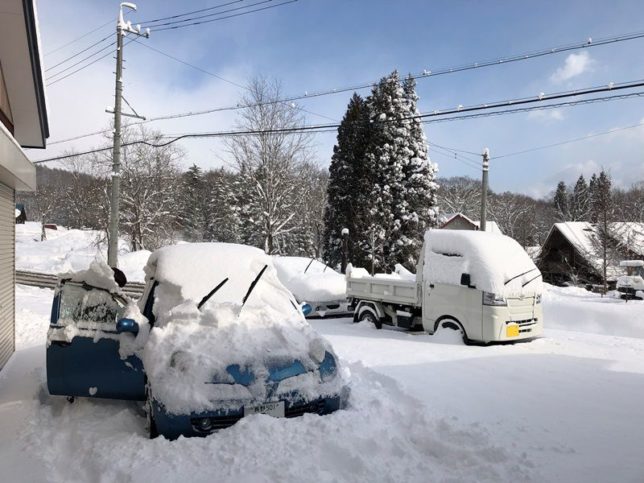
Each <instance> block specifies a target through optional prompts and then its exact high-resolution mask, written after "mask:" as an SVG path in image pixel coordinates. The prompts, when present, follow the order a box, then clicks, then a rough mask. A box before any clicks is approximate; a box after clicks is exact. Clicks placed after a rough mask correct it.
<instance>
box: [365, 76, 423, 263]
mask: <svg viewBox="0 0 644 483" xmlns="http://www.w3.org/2000/svg"><path fill="white" fill-rule="evenodd" d="M367 105H368V108H369V111H370V112H369V114H370V120H371V131H372V132H371V136H370V138H369V141H370V142H369V146H368V148H367V150H366V155H365V158H366V161H367V163H368V165H369V167H370V169H371V170H372V172H373V179H374V185H373V187H372V189H371V200H372V201H371V205H370V207H371V209H370V213H369V214H370V218H371V219H370V223H369V225H368V226H367V235H368V236H369V239H368V240H369V241H371V240H370V239H371V238H373V244H374V245H375V246H374V247H370V248H372V250H373V252H374V258H375V260H374V262H375V266H376V268H379V269H381V270H382V269H387V268H390V269H391V268H393V265H394V264H395V263H397V262H400V261H401V260H399V259H398V258H397V257H398V256H400V246H399V243H400V244H402V243H404V242H402V240H401V236H402V233H401V224H402V219H401V218H402V215H403V213H404V212H406V208H407V206H406V203H405V201H404V198H403V192H404V189H405V182H404V176H405V175H404V171H405V170H406V169H407V166H406V165H407V164H408V163H409V159H410V158H411V156H410V153H411V152H412V151H411V149H410V148H409V120H408V119H407V118H408V110H409V104H408V102H407V99H406V98H405V93H404V90H403V88H402V86H401V84H400V78H399V76H398V72H396V71H394V72H393V73H392V74H391V75H389V76H388V77H384V78H383V79H381V80H380V82H379V83H378V84H377V85H376V86H375V87H374V88H373V90H372V93H371V96H370V97H369V99H368V101H367ZM369 245H371V243H369Z"/></svg>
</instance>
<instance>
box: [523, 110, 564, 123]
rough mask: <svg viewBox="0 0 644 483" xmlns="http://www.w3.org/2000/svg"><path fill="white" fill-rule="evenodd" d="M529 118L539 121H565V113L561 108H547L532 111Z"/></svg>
mask: <svg viewBox="0 0 644 483" xmlns="http://www.w3.org/2000/svg"><path fill="white" fill-rule="evenodd" d="M528 119H535V120H538V121H563V119H564V113H563V111H562V110H561V109H545V110H543V111H530V112H529V113H528Z"/></svg>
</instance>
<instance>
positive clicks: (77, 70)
mask: <svg viewBox="0 0 644 483" xmlns="http://www.w3.org/2000/svg"><path fill="white" fill-rule="evenodd" d="M133 40H134V39H130V41H129V42H128V43H127V44H125V45H128V44H130V43H131V42H132V41H133ZM113 45H114V44H111V45H110V46H109V47H111V46H113ZM103 50H104V49H103ZM114 52H115V51H114V50H110V51H109V52H108V53H107V54H105V55H101V56H100V57H98V58H97V59H94V60H93V61H92V62H90V63H89V64H85V65H84V66H82V67H79V68H78V69H76V70H74V71H72V72H70V73H69V74H67V75H65V76H63V77H60V78H58V79H56V80H54V81H52V82H50V83H49V84H47V87H49V86H52V85H54V84H56V83H57V82H60V81H62V80H64V79H67V78H68V77H71V76H73V75H74V74H76V73H77V72H80V71H82V70H85V69H87V68H88V67H89V66H91V65H93V64H95V63H96V62H98V61H99V60H103V59H104V58H105V57H107V56H109V55H112V54H113V53H114ZM55 75H57V74H54V76H55ZM52 77H53V76H52ZM102 132H106V131H102ZM85 137H86V136H85ZM79 139H80V137H79ZM51 144H54V143H51Z"/></svg>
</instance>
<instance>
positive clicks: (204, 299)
mask: <svg viewBox="0 0 644 483" xmlns="http://www.w3.org/2000/svg"><path fill="white" fill-rule="evenodd" d="M227 281H228V277H226V278H225V279H223V280H222V281H221V282H219V285H217V286H216V287H215V288H213V289H212V290H211V291H210V293H209V294H208V295H206V296H205V297H204V298H202V299H201V302H199V305H197V308H198V309H199V310H201V307H202V306H203V304H205V303H206V302H208V300H209V299H210V297H212V296H213V295H215V293H216V292H217V290H219V289H220V288H221V287H223V286H224V284H225V283H226V282H227Z"/></svg>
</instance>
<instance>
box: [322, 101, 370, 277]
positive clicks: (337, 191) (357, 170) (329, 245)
mask: <svg viewBox="0 0 644 483" xmlns="http://www.w3.org/2000/svg"><path fill="white" fill-rule="evenodd" d="M368 130H369V116H368V111H367V105H366V102H365V100H364V99H363V98H362V97H361V96H359V95H358V94H355V93H354V94H353V96H352V97H351V100H350V101H349V105H348V106H347V111H346V113H345V115H344V117H343V119H342V122H341V123H340V127H339V128H338V137H337V144H336V145H335V146H333V156H332V157H331V166H330V167H329V182H328V187H327V204H326V208H325V211H324V258H325V260H326V262H327V263H328V264H329V265H330V266H336V265H338V264H339V263H340V261H341V259H342V229H343V228H348V229H349V240H348V260H349V261H350V262H351V263H353V264H354V265H357V266H363V265H364V264H365V263H366V262H367V261H368V259H367V258H366V255H365V253H364V250H360V249H359V248H358V247H359V246H360V245H362V246H364V245H365V243H364V242H365V240H362V238H364V233H363V232H362V229H361V227H362V226H363V225H364V224H365V222H367V220H366V219H365V215H366V208H367V206H368V203H367V200H366V199H365V198H366V197H367V196H368V194H369V193H370V191H371V188H372V183H371V181H370V179H371V176H370V172H368V170H365V149H366V147H367V139H368ZM360 240H362V243H360ZM367 253H368V251H367Z"/></svg>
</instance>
